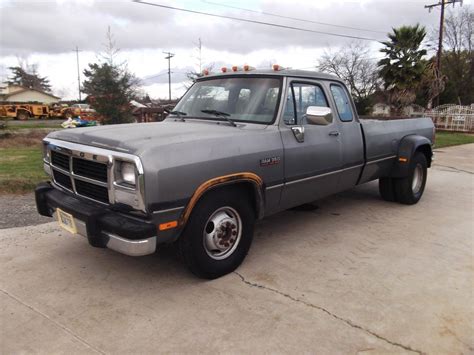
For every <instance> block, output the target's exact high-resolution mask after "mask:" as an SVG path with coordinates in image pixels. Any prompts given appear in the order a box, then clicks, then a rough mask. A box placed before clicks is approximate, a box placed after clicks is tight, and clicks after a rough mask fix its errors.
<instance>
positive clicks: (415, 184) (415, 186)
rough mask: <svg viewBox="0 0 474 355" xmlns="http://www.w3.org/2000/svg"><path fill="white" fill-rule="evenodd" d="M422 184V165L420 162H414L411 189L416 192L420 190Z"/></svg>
mask: <svg viewBox="0 0 474 355" xmlns="http://www.w3.org/2000/svg"><path fill="white" fill-rule="evenodd" d="M422 185H423V167H422V166H421V164H419V163H418V164H416V166H415V171H414V172H413V180H412V182H411V190H412V191H413V193H414V194H417V193H419V192H420V190H421V186H422Z"/></svg>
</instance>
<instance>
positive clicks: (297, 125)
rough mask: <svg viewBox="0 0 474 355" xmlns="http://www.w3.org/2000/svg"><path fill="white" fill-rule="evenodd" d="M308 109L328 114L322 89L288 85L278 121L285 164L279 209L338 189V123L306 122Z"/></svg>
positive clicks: (331, 118)
mask: <svg viewBox="0 0 474 355" xmlns="http://www.w3.org/2000/svg"><path fill="white" fill-rule="evenodd" d="M308 107H312V108H313V109H316V110H320V111H326V112H328V113H329V112H330V108H329V100H328V94H327V93H326V92H325V89H324V86H323V85H321V84H320V83H318V82H317V81H307V80H304V81H301V80H296V79H295V80H292V81H290V82H289V85H288V87H287V94H286V104H285V108H284V111H283V118H282V119H281V120H280V132H281V137H282V140H283V147H284V163H285V167H284V172H285V185H284V188H283V192H282V197H281V208H282V209H286V208H290V207H294V206H297V205H300V204H303V203H307V202H311V201H314V200H317V199H319V198H322V197H324V196H327V195H331V194H332V193H334V192H336V191H337V188H338V183H339V181H338V180H339V174H340V171H339V170H340V169H341V166H342V153H341V142H340V135H339V130H338V121H337V120H336V119H335V116H334V114H332V115H331V114H329V115H326V119H325V120H324V121H322V122H314V121H313V120H308V118H307V116H306V113H307V109H308Z"/></svg>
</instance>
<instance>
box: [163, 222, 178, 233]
mask: <svg viewBox="0 0 474 355" xmlns="http://www.w3.org/2000/svg"><path fill="white" fill-rule="evenodd" d="M177 226H178V221H171V222H166V223H161V224H160V225H159V226H158V229H159V230H160V231H165V230H167V229H171V228H175V227H177Z"/></svg>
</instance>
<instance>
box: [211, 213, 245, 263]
mask: <svg viewBox="0 0 474 355" xmlns="http://www.w3.org/2000/svg"><path fill="white" fill-rule="evenodd" d="M241 236H242V220H241V218H240V215H239V213H238V212H237V211H236V210H235V209H233V208H232V207H221V208H219V209H218V210H216V211H215V212H214V213H213V214H212V215H211V217H209V219H208V220H207V222H206V225H205V228H204V232H203V242H204V250H205V251H206V253H207V255H209V256H210V257H211V258H213V259H215V260H222V259H225V258H227V257H229V256H230V255H231V254H232V253H233V252H234V251H235V249H237V246H238V245H239V242H240V239H241Z"/></svg>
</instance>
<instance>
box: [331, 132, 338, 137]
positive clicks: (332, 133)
mask: <svg viewBox="0 0 474 355" xmlns="http://www.w3.org/2000/svg"><path fill="white" fill-rule="evenodd" d="M329 135H330V136H333V137H337V136H339V132H338V131H332V132H329Z"/></svg>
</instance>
